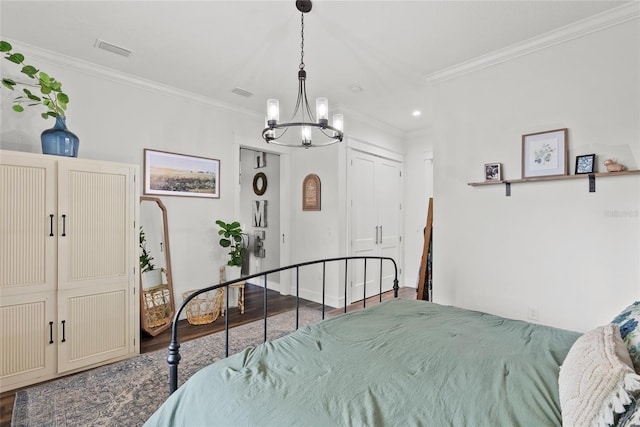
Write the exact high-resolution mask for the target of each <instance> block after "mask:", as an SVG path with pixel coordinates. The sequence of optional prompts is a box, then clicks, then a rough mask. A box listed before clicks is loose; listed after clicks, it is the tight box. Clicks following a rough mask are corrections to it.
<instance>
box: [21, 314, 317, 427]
mask: <svg viewBox="0 0 640 427" xmlns="http://www.w3.org/2000/svg"><path fill="white" fill-rule="evenodd" d="M320 319H321V313H320V312H319V311H315V310H311V309H306V308H301V309H300V321H299V325H300V326H303V325H308V324H311V323H315V322H317V321H319V320H320ZM294 330H295V312H293V311H292V312H287V313H282V314H278V315H275V316H272V317H269V318H268V321H267V336H268V339H269V340H273V339H276V338H279V337H281V336H284V335H286V334H288V333H291V332H293V331H294ZM263 334H264V322H263V321H256V322H253V323H248V324H246V325H242V326H238V327H236V328H233V329H230V330H229V354H234V353H237V352H239V351H242V350H244V349H245V348H247V347H249V346H256V345H259V344H261V343H262V341H263ZM167 354H168V353H167V350H159V351H155V352H153V353H145V354H141V355H139V356H136V357H134V358H131V359H128V360H124V361H122V362H117V363H114V364H111V365H107V366H102V367H100V368H96V369H93V370H90V371H86V372H82V373H79V374H75V375H71V376H68V377H65V378H61V379H59V380H55V381H52V382H48V383H44V384H41V385H37V386H35V387H31V388H28V389H26V390H22V391H19V392H18V393H17V394H16V402H15V405H14V408H13V417H12V423H11V425H12V426H14V427H26V426H56V427H62V426H140V425H142V424H143V423H144V422H145V421H146V420H147V418H149V417H150V416H151V414H153V412H155V410H156V409H157V408H158V407H159V406H160V405H161V404H162V402H164V400H165V399H166V398H167V396H168V393H169V368H168V365H167V362H166V360H167ZM180 355H181V356H182V360H181V361H180V366H179V384H182V383H184V381H186V380H187V379H188V378H189V377H190V376H191V375H192V374H193V373H194V372H196V371H198V370H199V369H201V368H203V367H205V366H207V365H209V364H210V363H212V362H215V361H216V360H219V359H221V358H223V357H224V332H218V333H215V334H212V335H208V336H205V337H202V338H198V339H195V340H192V341H188V342H185V343H183V344H181V347H180Z"/></svg>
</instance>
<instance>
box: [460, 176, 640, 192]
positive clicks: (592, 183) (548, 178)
mask: <svg viewBox="0 0 640 427" xmlns="http://www.w3.org/2000/svg"><path fill="white" fill-rule="evenodd" d="M624 175H640V170H630V171H622V172H601V173H586V174H580V175H556V176H539V177H535V178H522V179H505V180H503V181H482V182H469V183H468V185H470V186H472V187H480V186H483V185H499V184H504V186H505V192H506V195H507V196H510V195H511V184H519V183H523V182H539V181H560V180H564V179H587V180H588V181H589V192H591V193H595V191H596V177H598V178H599V177H610V176H624Z"/></svg>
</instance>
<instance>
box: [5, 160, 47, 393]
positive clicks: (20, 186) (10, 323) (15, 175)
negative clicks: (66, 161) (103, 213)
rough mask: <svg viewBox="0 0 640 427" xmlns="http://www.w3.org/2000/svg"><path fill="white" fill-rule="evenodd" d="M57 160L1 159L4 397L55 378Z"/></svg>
mask: <svg viewBox="0 0 640 427" xmlns="http://www.w3.org/2000/svg"><path fill="white" fill-rule="evenodd" d="M55 172H56V163H55V161H54V160H51V159H47V158H42V157H39V156H34V155H33V154H31V153H12V152H6V151H2V152H1V153H0V391H5V390H8V389H11V388H14V387H19V386H22V385H27V384H30V383H33V382H36V381H37V380H38V379H39V378H42V379H47V378H48V377H51V376H52V375H53V374H55V372H56V348H55V344H53V343H51V341H55V340H54V338H55V330H54V325H55V321H56V275H55V274H56V264H57V257H56V250H57V246H56V240H57V228H56V221H55V213H56V212H55V209H56V203H55V197H56V189H55Z"/></svg>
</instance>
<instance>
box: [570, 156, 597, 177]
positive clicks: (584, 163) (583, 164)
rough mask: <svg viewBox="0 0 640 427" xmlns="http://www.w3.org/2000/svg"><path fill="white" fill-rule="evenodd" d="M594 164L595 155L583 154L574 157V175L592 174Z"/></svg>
mask: <svg viewBox="0 0 640 427" xmlns="http://www.w3.org/2000/svg"><path fill="white" fill-rule="evenodd" d="M595 164H596V155H595V154H585V155H582V156H576V171H575V174H576V175H579V174H583V173H593V172H594V167H595Z"/></svg>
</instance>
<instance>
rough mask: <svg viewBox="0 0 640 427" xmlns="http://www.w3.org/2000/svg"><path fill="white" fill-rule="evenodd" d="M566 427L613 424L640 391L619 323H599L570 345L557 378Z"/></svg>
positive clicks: (638, 376)
mask: <svg viewBox="0 0 640 427" xmlns="http://www.w3.org/2000/svg"><path fill="white" fill-rule="evenodd" d="M558 385H559V394H560V407H561V409H562V424H563V426H564V427H573V426H575V427H585V426H594V425H595V426H610V425H613V424H614V422H615V417H616V414H621V413H624V412H625V405H629V404H630V403H631V402H632V397H633V396H635V395H636V394H638V391H640V375H637V374H636V373H635V371H634V370H633V365H632V363H631V358H630V357H629V350H627V346H626V344H625V343H624V341H622V338H621V337H620V329H619V328H618V326H616V325H613V324H608V325H605V326H600V327H599V328H596V329H594V330H592V331H590V332H587V333H586V334H584V335H582V336H581V337H580V338H578V339H577V340H576V342H575V343H574V344H573V346H571V349H570V350H569V353H568V354H567V357H566V358H565V360H564V362H563V364H562V366H561V368H560V376H559V379H558Z"/></svg>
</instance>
